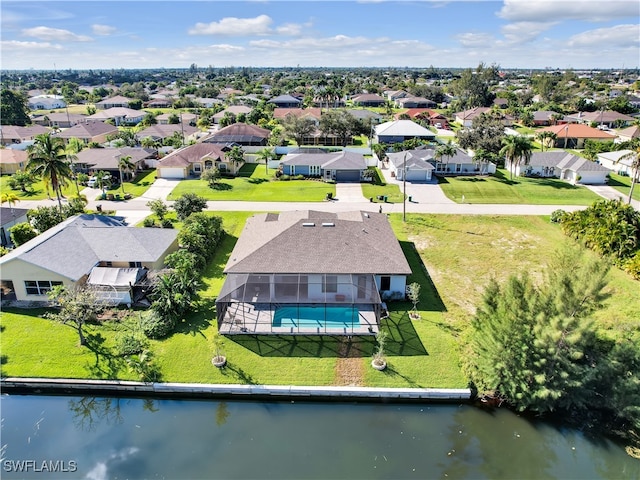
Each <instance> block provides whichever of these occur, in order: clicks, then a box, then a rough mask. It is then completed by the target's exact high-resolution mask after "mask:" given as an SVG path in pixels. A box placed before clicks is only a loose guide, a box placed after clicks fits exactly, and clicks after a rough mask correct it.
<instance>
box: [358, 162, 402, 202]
mask: <svg viewBox="0 0 640 480" xmlns="http://www.w3.org/2000/svg"><path fill="white" fill-rule="evenodd" d="M371 169H372V170H374V172H375V173H374V176H373V182H371V183H366V182H365V183H362V184H361V185H362V195H363V196H364V197H365V198H373V201H374V202H376V203H380V202H382V203H384V200H378V196H383V197H384V196H386V197H387V203H401V202H402V201H403V200H404V195H403V194H402V192H401V191H400V187H399V186H398V185H390V184H388V183H385V181H384V176H383V175H382V172H381V171H380V169H379V168H378V167H375V168H371Z"/></svg>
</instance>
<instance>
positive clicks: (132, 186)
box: [107, 169, 156, 198]
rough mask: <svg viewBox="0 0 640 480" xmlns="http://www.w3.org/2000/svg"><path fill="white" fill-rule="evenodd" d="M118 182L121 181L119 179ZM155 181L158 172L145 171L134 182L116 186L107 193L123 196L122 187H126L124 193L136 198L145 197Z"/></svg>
mask: <svg viewBox="0 0 640 480" xmlns="http://www.w3.org/2000/svg"><path fill="white" fill-rule="evenodd" d="M118 180H120V179H119V178H118ZM155 180H156V170H155V169H153V170H145V171H143V172H140V173H138V174H137V175H136V176H135V178H134V179H133V180H131V181H129V182H124V184H123V185H120V184H118V185H114V186H113V187H111V188H109V189H108V190H107V192H108V193H114V194H120V195H122V187H123V186H124V193H128V194H129V195H131V196H132V197H134V198H135V197H139V196H141V195H144V193H145V192H146V191H147V190H148V189H149V187H150V186H151V185H152V184H153V182H155Z"/></svg>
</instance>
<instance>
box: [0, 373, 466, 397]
mask: <svg viewBox="0 0 640 480" xmlns="http://www.w3.org/2000/svg"><path fill="white" fill-rule="evenodd" d="M0 389H1V391H2V393H9V394H12V393H13V394H38V395H41V394H44V395H60V394H63V395H86V394H89V395H117V396H135V397H140V396H145V397H154V398H206V399H212V398H213V399H215V398H234V399H241V398H247V399H251V400H312V401H318V400H321V401H362V402H365V401H366V402H385V403H387V402H411V401H419V402H469V401H471V390H470V389H468V388H456V389H448V388H375V387H350V386H347V387H331V386H327V387H317V386H297V385H238V384H201V383H153V382H149V383H147V382H133V381H124V380H79V379H68V378H15V377H12V378H4V379H2V380H1V381H0Z"/></svg>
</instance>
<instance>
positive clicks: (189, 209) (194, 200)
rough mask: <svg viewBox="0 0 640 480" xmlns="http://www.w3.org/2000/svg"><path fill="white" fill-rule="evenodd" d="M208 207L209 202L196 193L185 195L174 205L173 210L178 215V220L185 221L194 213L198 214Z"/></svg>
mask: <svg viewBox="0 0 640 480" xmlns="http://www.w3.org/2000/svg"><path fill="white" fill-rule="evenodd" d="M206 207H207V201H206V200H205V199H204V198H202V197H200V196H199V195H196V194H195V193H185V194H184V195H182V196H180V197H179V198H178V199H177V200H176V201H175V202H174V204H173V209H174V210H175V211H176V213H177V214H178V220H180V221H181V222H182V221H183V220H185V219H186V218H187V217H188V216H189V215H191V214H192V213H198V212H201V211H202V210H204V209H205V208H206Z"/></svg>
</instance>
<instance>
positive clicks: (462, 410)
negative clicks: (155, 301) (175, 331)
mask: <svg viewBox="0 0 640 480" xmlns="http://www.w3.org/2000/svg"><path fill="white" fill-rule="evenodd" d="M0 402H1V403H0V406H1V408H2V410H1V417H2V430H1V432H2V437H1V443H2V471H1V472H0V476H1V477H2V478H3V479H13V478H38V479H45V478H46V479H49V478H61V479H72V478H87V479H93V480H99V479H141V478H168V479H200V478H202V479H205V478H206V479H216V478H221V479H306V478H312V479H431V478H437V479H446V478H448V479H466V478H473V479H475V478H479V479H545V478H554V479H573V478H575V479H591V478H602V479H638V478H640V461H638V460H635V459H633V458H631V457H629V456H628V455H627V454H626V453H625V451H624V448H623V447H622V446H620V445H617V444H615V443H613V442H611V441H609V440H607V439H602V438H600V439H591V438H588V437H587V436H585V435H583V434H582V433H580V432H578V431H575V430H571V429H559V428H556V427H554V426H552V425H549V424H546V423H542V422H538V423H531V422H529V421H527V420H525V419H523V418H521V417H519V416H517V415H515V414H513V413H512V412H509V411H507V410H497V411H494V412H487V411H484V410H479V409H476V408H474V407H472V406H469V405H434V404H369V403H367V404H346V403H313V402H278V403H268V402H255V401H213V400H207V401H196V400H166V399H163V400H150V399H132V398H99V397H64V396H20V395H3V396H2V397H1V399H0Z"/></svg>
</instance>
